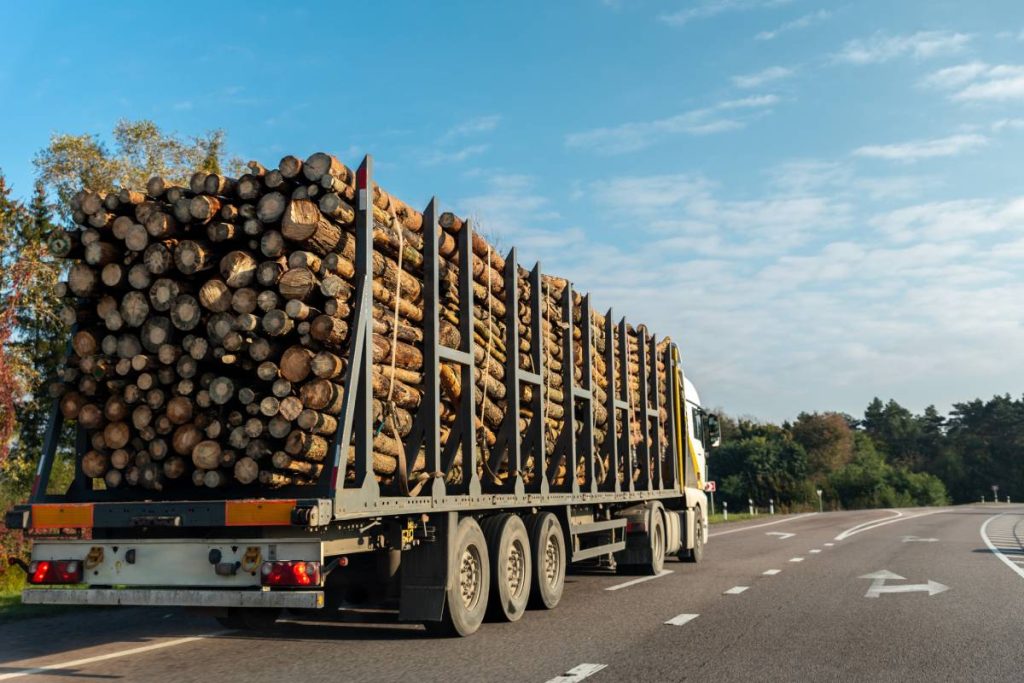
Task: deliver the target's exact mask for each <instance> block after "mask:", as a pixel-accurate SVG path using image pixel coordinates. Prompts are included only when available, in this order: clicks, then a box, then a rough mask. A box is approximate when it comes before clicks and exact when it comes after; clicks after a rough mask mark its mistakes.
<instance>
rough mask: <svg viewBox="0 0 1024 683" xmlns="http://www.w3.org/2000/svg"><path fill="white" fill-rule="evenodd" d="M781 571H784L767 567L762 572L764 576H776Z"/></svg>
mask: <svg viewBox="0 0 1024 683" xmlns="http://www.w3.org/2000/svg"><path fill="white" fill-rule="evenodd" d="M781 571H782V570H781V569H766V570H764V571H763V572H761V574H762V575H763V576H775V575H776V574H778V573H779V572H781Z"/></svg>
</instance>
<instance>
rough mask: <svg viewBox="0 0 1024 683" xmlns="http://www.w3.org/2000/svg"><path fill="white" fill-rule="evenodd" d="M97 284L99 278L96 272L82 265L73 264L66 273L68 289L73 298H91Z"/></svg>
mask: <svg viewBox="0 0 1024 683" xmlns="http://www.w3.org/2000/svg"><path fill="white" fill-rule="evenodd" d="M98 282H99V277H98V275H97V273H96V271H95V270H94V269H93V268H90V267H89V266H88V265H86V264H84V263H75V264H73V265H72V266H71V269H70V270H69V271H68V289H70V290H71V292H72V293H73V294H74V295H75V296H80V297H89V296H92V295H93V293H94V292H95V291H96V285H97V283H98Z"/></svg>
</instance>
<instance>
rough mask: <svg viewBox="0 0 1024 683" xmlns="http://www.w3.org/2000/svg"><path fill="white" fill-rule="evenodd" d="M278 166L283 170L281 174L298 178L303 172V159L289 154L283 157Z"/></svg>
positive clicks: (290, 177)
mask: <svg viewBox="0 0 1024 683" xmlns="http://www.w3.org/2000/svg"><path fill="white" fill-rule="evenodd" d="M277 168H278V170H279V171H281V175H282V176H283V177H285V178H287V179H288V180H291V179H293V178H297V177H298V176H299V174H300V173H302V159H299V158H298V157H295V156H292V155H291V154H289V155H288V156H286V157H283V158H282V159H281V162H280V163H279V164H278V165H277Z"/></svg>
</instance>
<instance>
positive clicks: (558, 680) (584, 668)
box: [547, 664, 608, 683]
mask: <svg viewBox="0 0 1024 683" xmlns="http://www.w3.org/2000/svg"><path fill="white" fill-rule="evenodd" d="M606 668H608V665H607V664H580V665H578V666H574V667H573V668H571V669H569V670H568V671H566V672H565V673H564V674H562V675H561V676H555V677H554V678H552V679H549V680H548V682H547V683H576V681H582V680H583V679H584V678H587V677H588V676H593V675H594V674H596V673H597V672H598V671H600V670H601V669H606Z"/></svg>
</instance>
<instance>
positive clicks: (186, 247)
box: [174, 240, 214, 275]
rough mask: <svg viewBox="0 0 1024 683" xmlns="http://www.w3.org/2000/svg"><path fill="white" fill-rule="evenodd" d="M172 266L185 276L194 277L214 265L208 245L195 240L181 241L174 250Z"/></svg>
mask: <svg viewBox="0 0 1024 683" xmlns="http://www.w3.org/2000/svg"><path fill="white" fill-rule="evenodd" d="M174 265H175V266H176V267H177V268H178V270H179V271H180V272H182V273H184V274H185V275H195V274H196V273H198V272H201V271H204V270H208V269H210V268H212V267H213V265H214V256H213V252H212V251H211V249H210V245H209V244H206V243H205V242H201V241H197V240H182V241H181V242H179V243H178V245H177V247H176V248H175V249H174Z"/></svg>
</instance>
